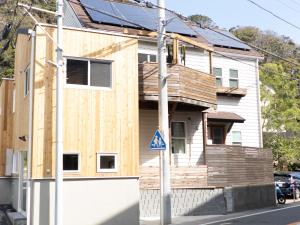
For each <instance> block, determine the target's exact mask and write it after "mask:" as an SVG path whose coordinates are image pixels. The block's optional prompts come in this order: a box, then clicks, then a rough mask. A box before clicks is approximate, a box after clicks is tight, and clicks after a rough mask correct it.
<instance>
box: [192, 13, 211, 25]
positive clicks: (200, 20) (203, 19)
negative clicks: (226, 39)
mask: <svg viewBox="0 0 300 225" xmlns="http://www.w3.org/2000/svg"><path fill="white" fill-rule="evenodd" d="M188 18H189V19H190V20H191V21H193V22H195V23H197V24H199V25H200V26H201V27H211V28H212V27H216V24H215V22H214V21H213V20H212V19H211V18H209V17H208V16H204V15H200V14H195V15H191V16H189V17H188Z"/></svg>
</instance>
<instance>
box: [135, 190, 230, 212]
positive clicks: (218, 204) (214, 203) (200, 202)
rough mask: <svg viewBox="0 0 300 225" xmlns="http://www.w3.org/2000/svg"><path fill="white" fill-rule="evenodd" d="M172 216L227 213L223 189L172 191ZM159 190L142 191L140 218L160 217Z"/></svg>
mask: <svg viewBox="0 0 300 225" xmlns="http://www.w3.org/2000/svg"><path fill="white" fill-rule="evenodd" d="M171 206H172V216H190V215H210V214H224V213H226V205H225V199H224V193H223V188H180V189H173V190H172V198H171ZM159 213H160V192H159V189H152V190H151V189H148V190H141V191H140V217H141V218H145V217H158V216H159Z"/></svg>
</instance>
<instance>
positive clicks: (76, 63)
mask: <svg viewBox="0 0 300 225" xmlns="http://www.w3.org/2000/svg"><path fill="white" fill-rule="evenodd" d="M67 84H80V85H87V84H88V61H83V60H75V59H67Z"/></svg>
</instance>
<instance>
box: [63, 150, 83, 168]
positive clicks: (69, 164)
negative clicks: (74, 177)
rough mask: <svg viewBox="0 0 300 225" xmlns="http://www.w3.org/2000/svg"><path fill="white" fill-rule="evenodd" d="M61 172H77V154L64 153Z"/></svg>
mask: <svg viewBox="0 0 300 225" xmlns="http://www.w3.org/2000/svg"><path fill="white" fill-rule="evenodd" d="M63 170H64V171H67V172H78V171H79V154H78V153H65V154H64V155H63Z"/></svg>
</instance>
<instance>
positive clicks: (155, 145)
mask: <svg viewBox="0 0 300 225" xmlns="http://www.w3.org/2000/svg"><path fill="white" fill-rule="evenodd" d="M149 147H150V150H166V142H165V141H164V139H163V138H162V136H161V134H160V132H159V131H158V130H156V131H155V133H154V136H153V138H152V140H151V142H150V146H149Z"/></svg>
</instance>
